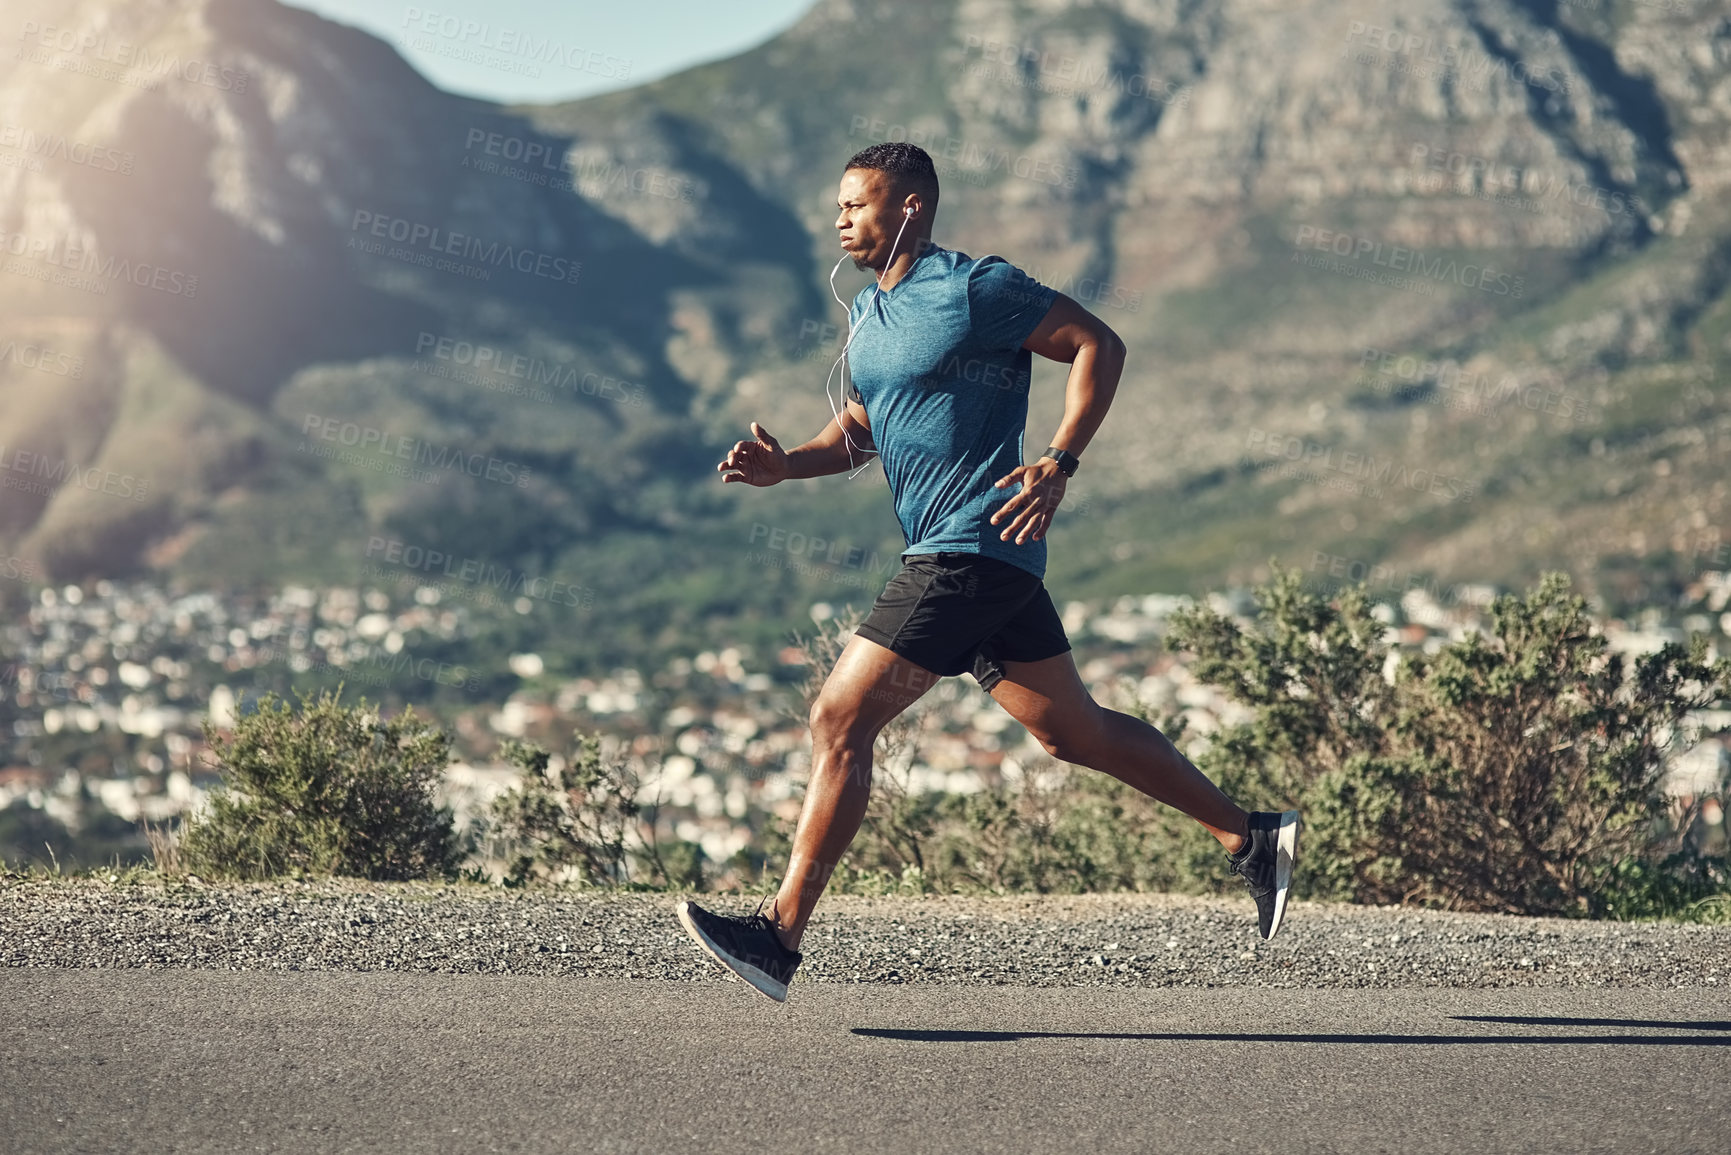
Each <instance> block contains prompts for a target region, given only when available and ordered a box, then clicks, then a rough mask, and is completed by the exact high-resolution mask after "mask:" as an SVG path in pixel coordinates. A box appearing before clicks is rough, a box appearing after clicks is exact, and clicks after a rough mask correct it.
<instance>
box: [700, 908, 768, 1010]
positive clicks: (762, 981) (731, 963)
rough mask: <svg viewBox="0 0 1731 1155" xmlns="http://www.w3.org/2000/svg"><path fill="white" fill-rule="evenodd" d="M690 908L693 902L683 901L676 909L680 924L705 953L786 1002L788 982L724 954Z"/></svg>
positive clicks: (753, 985)
mask: <svg viewBox="0 0 1731 1155" xmlns="http://www.w3.org/2000/svg"><path fill="white" fill-rule="evenodd" d="M690 908H691V904H690V903H689V902H682V903H680V904H679V905H678V906H677V907H675V908H674V909H675V910H676V911H678V913H679V921H680V924H681V925H683V926H684V927H685V930H686V932H687V933H688V934H690V935H691V937H692V938H694V939H696V940H697V945H698V946H700V947H702V948H703V950H704V953H706V954H707V955H709V957H710V958H712V959H714V960H715V961H716V962H718V963H720V964H721V965H722V966H724V967H726V968H727V969H728V970H730V971H732V972H733V973H734V974H736V975H738V976H739V977H740V978H742V979H744V980H745V981H746V982H748V983H750V984H751V985H752V987H753V988H754V989H755V990H757V991H758V992H759V993H760V994H764V995H768V996H769V997H770V998H772V999H774V1000H775V1001H776V1002H778V1003H785V1002H786V1001H787V984H786V983H784V982H781V981H780V980H779V979H777V978H775V977H774V976H773V975H769V974H765V973H764V972H763V971H760V970H758V969H757V968H756V967H754V966H752V965H751V964H750V963H747V962H741V961H740V960H738V959H729V958H726V957H725V956H723V955H722V953H721V950H720V948H718V947H717V946H716V945H715V943H714V942H712V941H711V940H710V937H709V936H708V935H706V934H704V933H703V931H702V930H701V929H700V928H699V927H698V925H697V923H695V922H694V921H692V918H691V909H690Z"/></svg>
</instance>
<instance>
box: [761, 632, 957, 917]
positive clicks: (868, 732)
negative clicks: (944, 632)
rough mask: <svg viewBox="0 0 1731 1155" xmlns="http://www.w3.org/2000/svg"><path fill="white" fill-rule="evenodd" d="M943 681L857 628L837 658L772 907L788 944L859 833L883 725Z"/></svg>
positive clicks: (814, 726) (816, 710)
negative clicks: (874, 749)
mask: <svg viewBox="0 0 1731 1155" xmlns="http://www.w3.org/2000/svg"><path fill="white" fill-rule="evenodd" d="M937 681H938V675H936V674H934V673H932V672H931V671H929V670H927V669H925V668H923V667H921V666H918V665H915V664H914V663H913V662H910V661H908V660H907V659H906V658H903V657H900V656H899V655H897V654H895V653H893V652H892V651H890V650H889V649H887V648H885V647H883V646H880V645H878V644H877V643H876V642H873V641H869V640H867V639H865V638H862V637H860V636H859V635H858V634H855V635H854V636H853V637H852V638H850V639H849V640H848V643H847V646H846V647H845V648H844V649H843V650H842V652H841V656H840V657H839V658H837V659H836V663H835V668H834V669H833V670H831V671H830V673H829V677H828V678H827V679H826V680H825V681H824V684H823V689H822V690H821V691H819V693H818V696H817V701H816V702H815V703H813V704H812V708H811V745H812V757H811V780H810V782H809V783H807V785H806V788H805V807H804V809H802V810H801V811H800V815H799V826H798V827H797V828H796V829H795V830H794V835H793V853H792V855H791V856H790V857H789V859H788V864H787V874H786V875H785V877H783V878H782V881H781V889H780V890H779V891H778V892H777V893H776V896H775V906H774V910H773V912H772V914H771V918H772V920H773V921H774V922H775V923H776V925H777V927H778V928H779V929H780V931H781V939H782V942H783V944H784V945H786V946H787V948H788V949H789V950H798V949H799V941H800V939H801V937H803V936H804V934H805V924H806V922H807V921H808V920H809V919H810V918H811V912H812V908H813V907H815V906H816V905H817V900H818V898H819V897H821V896H822V894H823V891H824V887H825V886H827V885H828V884H829V876H830V875H831V874H832V873H834V871H835V868H836V864H837V863H839V862H840V861H841V856H842V855H843V854H844V853H846V851H847V848H848V845H849V844H850V843H851V842H853V839H854V835H855V834H857V833H859V827H860V822H861V821H862V820H863V819H864V818H865V812H866V802H867V801H868V800H869V799H870V797H871V778H872V743H873V742H875V741H876V740H877V736H878V731H880V730H882V729H883V728H884V727H885V726H886V725H888V724H889V722H890V721H891V720H892V719H894V718H895V716H896V715H897V714H900V713H901V712H902V711H903V710H905V709H907V708H908V707H909V706H911V705H913V703H914V702H916V701H918V700H919V697H920V695H921V694H924V693H925V692H926V691H927V690H929V689H931V688H932V687H933V686H934V685H936V684H937Z"/></svg>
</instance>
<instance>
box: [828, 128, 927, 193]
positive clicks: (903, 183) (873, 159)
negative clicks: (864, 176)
mask: <svg viewBox="0 0 1731 1155" xmlns="http://www.w3.org/2000/svg"><path fill="white" fill-rule="evenodd" d="M849 168H870V169H876V170H877V171H878V172H884V173H888V174H889V175H890V177H891V178H892V179H893V180H894V182H895V185H896V187H897V188H898V189H903V190H906V191H907V192H913V193H918V194H920V197H921V198H922V199H923V200H925V202H926V204H927V207H928V208H930V209H936V208H937V207H938V169H937V166H936V165H934V164H933V163H932V157H931V154H930V153H928V152H927V151H926V150H925V149H923V148H921V147H920V146H919V145H917V144H909V143H908V142H907V141H905V140H886V141H884V142H883V143H882V144H874V145H870V146H868V147H866V148H862V149H860V150H859V151H858V152H856V153H854V154H853V155H852V156H851V157H849V158H848V162H847V167H846V168H844V169H843V170H842V171H843V172H846V171H847V169H849Z"/></svg>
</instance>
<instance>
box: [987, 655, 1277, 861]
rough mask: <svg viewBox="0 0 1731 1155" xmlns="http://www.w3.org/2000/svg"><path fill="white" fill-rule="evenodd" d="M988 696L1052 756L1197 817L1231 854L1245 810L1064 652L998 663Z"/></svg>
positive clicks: (1243, 832)
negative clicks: (1092, 687)
mask: <svg viewBox="0 0 1731 1155" xmlns="http://www.w3.org/2000/svg"><path fill="white" fill-rule="evenodd" d="M1003 668H1004V670H1005V671H1006V672H1005V675H1004V678H1003V680H1002V681H1000V682H998V683H997V685H995V686H993V687H992V691H991V693H992V697H993V699H995V700H996V701H997V703H998V704H999V705H1000V706H1002V707H1003V708H1004V709H1005V710H1007V711H1008V712H1009V714H1010V716H1011V717H1012V718H1014V719H1015V720H1016V721H1018V722H1020V723H1021V724H1022V725H1023V726H1026V727H1027V728H1028V732H1029V733H1030V734H1032V735H1033V736H1034V737H1035V738H1036V739H1038V740H1039V742H1040V744H1041V745H1042V746H1044V747H1045V748H1046V751H1047V752H1048V753H1050V754H1051V755H1052V756H1053V757H1054V758H1057V759H1060V760H1061V761H1064V762H1074V763H1075V764H1076V765H1078V766H1087V767H1089V768H1090V769H1093V770H1100V771H1102V772H1104V773H1107V774H1110V775H1112V777H1114V778H1117V779H1118V780H1120V781H1122V782H1126V783H1128V784H1129V785H1131V786H1134V787H1135V788H1136V789H1138V790H1140V791H1141V792H1142V793H1144V794H1146V795H1148V796H1149V797H1150V798H1155V799H1158V800H1159V801H1161V802H1164V803H1166V804H1167V805H1168V806H1172V807H1175V808H1177V809H1178V810H1181V811H1183V812H1184V813H1185V814H1188V815H1189V816H1190V817H1192V818H1194V819H1196V821H1198V822H1200V823H1201V824H1202V825H1203V826H1205V827H1207V829H1208V832H1209V833H1210V834H1212V835H1214V837H1215V838H1217V839H1218V840H1219V841H1220V845H1221V846H1223V847H1225V848H1226V851H1227V853H1229V854H1230V853H1235V852H1236V851H1238V850H1239V848H1241V847H1242V846H1243V845H1244V842H1245V839H1246V837H1247V836H1248V835H1249V832H1250V826H1249V820H1250V816H1249V815H1248V814H1246V813H1245V812H1244V811H1243V810H1242V809H1240V808H1239V807H1238V806H1237V805H1235V804H1234V803H1233V801H1232V800H1231V799H1230V798H1228V797H1226V795H1225V794H1223V793H1221V790H1220V788H1219V787H1218V786H1216V785H1214V783H1213V782H1211V781H1209V780H1208V778H1207V776H1206V775H1204V774H1203V773H1202V771H1200V770H1198V769H1197V768H1196V767H1195V766H1193V765H1191V763H1190V760H1189V759H1188V758H1186V757H1184V755H1182V754H1180V753H1179V752H1178V748H1177V747H1175V746H1173V745H1172V743H1171V742H1170V741H1169V740H1168V739H1167V737H1166V735H1164V734H1162V733H1161V732H1160V731H1159V730H1158V729H1156V728H1155V727H1153V726H1150V725H1149V724H1148V723H1146V722H1144V721H1142V720H1141V719H1139V718H1133V717H1131V716H1130V715H1128V714H1124V713H1120V712H1119V711H1117V710H1108V709H1106V708H1105V707H1104V706H1101V705H1100V704H1099V703H1098V702H1096V701H1094V698H1093V696H1092V695H1090V694H1089V693H1088V688H1087V687H1086V686H1084V685H1083V684H1082V679H1081V677H1080V675H1078V674H1077V673H1076V663H1075V661H1074V660H1073V659H1072V658H1071V656H1070V655H1069V654H1068V653H1063V654H1059V655H1057V656H1056V657H1052V658H1045V659H1043V660H1041V661H1038V662H1009V661H1006V662H1004V663H1003Z"/></svg>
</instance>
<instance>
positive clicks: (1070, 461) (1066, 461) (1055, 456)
mask: <svg viewBox="0 0 1731 1155" xmlns="http://www.w3.org/2000/svg"><path fill="white" fill-rule="evenodd" d="M1040 456H1041V457H1050V458H1051V459H1052V460H1053V461H1056V462H1057V463H1058V472H1059V473H1062V474H1063V475H1064V476H1065V477H1074V476H1076V467H1077V466H1078V465H1080V464H1082V460H1081V458H1079V457H1077V456H1076V455H1075V454H1074V453H1071V452H1070V451H1069V450H1068V449H1059V448H1058V447H1057V446H1056V445H1049V446H1047V447H1046V452H1044V453H1042V454H1040Z"/></svg>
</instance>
